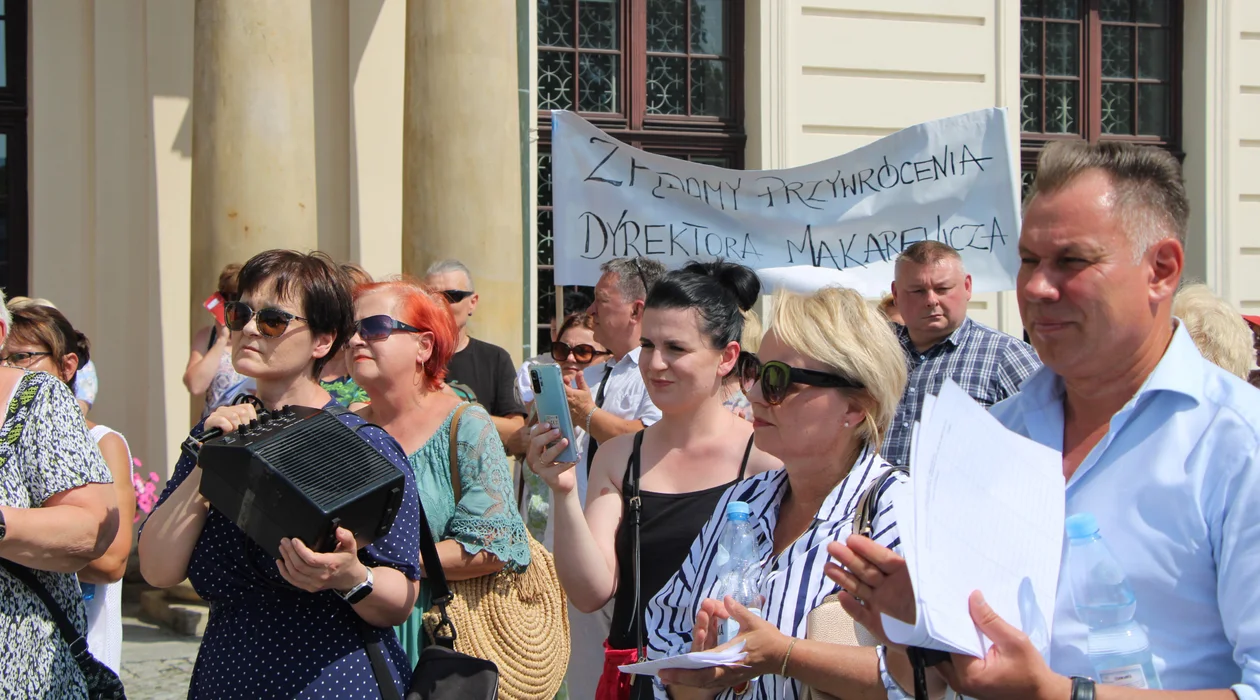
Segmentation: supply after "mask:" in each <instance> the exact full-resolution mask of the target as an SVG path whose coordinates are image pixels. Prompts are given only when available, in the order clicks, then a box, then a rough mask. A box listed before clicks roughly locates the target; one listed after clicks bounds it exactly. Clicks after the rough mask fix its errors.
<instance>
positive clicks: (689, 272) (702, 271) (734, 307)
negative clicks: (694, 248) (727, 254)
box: [644, 260, 761, 348]
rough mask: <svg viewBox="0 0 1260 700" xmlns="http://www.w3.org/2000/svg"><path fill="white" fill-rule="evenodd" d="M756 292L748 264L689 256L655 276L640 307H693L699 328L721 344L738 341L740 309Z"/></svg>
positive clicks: (758, 291) (746, 306)
mask: <svg viewBox="0 0 1260 700" xmlns="http://www.w3.org/2000/svg"><path fill="white" fill-rule="evenodd" d="M760 294H761V280H759V279H758V278H757V273H755V272H753V271H752V269H751V268H748V267H744V266H743V265H739V264H736V263H732V262H726V261H724V260H717V261H714V262H703V263H702V262H696V261H694V260H693V261H692V262H689V263H687V264H686V265H685V266H684V267H683V269H681V270H674V271H673V272H669V273H666V274H665V276H664V277H662V278H660V279H659V280H657V281H656V282H655V283H654V284H653V285H652V291H651V292H649V293H648V297H647V303H646V304H644V307H645V308H648V309H695V310H696V312H697V313H698V314H700V325H701V331H702V332H703V333H704V334H705V335H706V336H708V337H709V341H710V342H711V343H712V344H713V347H715V348H723V347H726V344H727V343H729V342H731V341H737V342H738V341H739V338H740V335H741V334H742V333H743V332H744V314H743V313H741V312H743V311H747V310H749V309H751V308H752V306H753V304H755V303H757V297H758V296H760Z"/></svg>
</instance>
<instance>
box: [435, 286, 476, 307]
mask: <svg viewBox="0 0 1260 700" xmlns="http://www.w3.org/2000/svg"><path fill="white" fill-rule="evenodd" d="M438 294H441V295H442V296H444V297H446V301H448V302H449V303H451V304H458V303H459V302H461V301H463V300H465V299H467V298H468V297H470V296H472V295H473V292H468V291H465V290H463V289H443V290H442V291H440V292H438Z"/></svg>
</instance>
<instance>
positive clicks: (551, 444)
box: [525, 375, 581, 493]
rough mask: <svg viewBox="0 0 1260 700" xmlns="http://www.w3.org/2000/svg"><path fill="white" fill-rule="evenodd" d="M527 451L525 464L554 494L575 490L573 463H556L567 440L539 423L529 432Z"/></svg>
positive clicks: (566, 445) (549, 427)
mask: <svg viewBox="0 0 1260 700" xmlns="http://www.w3.org/2000/svg"><path fill="white" fill-rule="evenodd" d="M578 376H581V375H578ZM529 434H530V440H529V450H528V451H526V453H525V462H526V463H527V464H528V465H529V468H530V470H531V471H533V472H534V473H535V474H537V475H538V476H539V477H541V478H542V480H543V482H544V483H546V484H547V487H548V488H550V489H551V490H552V491H554V492H556V493H569V492H570V491H572V490H573V489H575V488H577V473H576V472H574V470H573V466H574V463H573V462H557V461H556V457H557V456H559V454H560V453H561V452H563V451H564V448H565V447H568V445H569V441H568V439H567V438H563V437H560V431H559V430H556V429H555V428H554V427H552V426H551V425H550V424H548V423H539V424H538V425H535V426H534V427H533V428H530V430H529Z"/></svg>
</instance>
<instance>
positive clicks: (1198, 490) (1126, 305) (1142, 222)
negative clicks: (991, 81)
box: [832, 143, 1260, 700]
mask: <svg viewBox="0 0 1260 700" xmlns="http://www.w3.org/2000/svg"><path fill="white" fill-rule="evenodd" d="M1188 216H1189V204H1188V200H1187V198H1186V194H1185V189H1184V185H1183V184H1182V180H1181V172H1180V166H1179V165H1178V163H1177V161H1176V160H1175V159H1174V158H1173V157H1171V156H1170V155H1168V154H1167V153H1165V152H1163V151H1158V150H1155V149H1149V148H1141V147H1136V146H1132V145H1125V144H1116V143H1104V144H1094V145H1090V144H1085V143H1059V144H1055V145H1054V146H1051V147H1048V148H1047V149H1046V150H1045V152H1044V153H1043V155H1042V158H1041V161H1040V163H1039V166H1038V173H1037V179H1036V181H1035V183H1034V191H1033V193H1032V194H1031V195H1030V198H1029V200H1028V203H1027V204H1026V207H1025V213H1024V226H1023V232H1022V235H1021V238H1020V242H1019V248H1020V256H1021V260H1022V264H1021V267H1020V271H1019V276H1018V287H1017V295H1018V298H1019V307H1020V314H1021V316H1022V318H1023V322H1024V327H1025V328H1026V329H1027V331H1028V333H1029V337H1030V339H1031V341H1032V344H1033V346H1034V347H1035V348H1036V349H1037V353H1038V355H1039V356H1040V357H1041V360H1042V361H1043V362H1044V363H1045V365H1046V367H1045V368H1044V369H1042V370H1041V371H1040V372H1038V373H1037V374H1035V375H1033V376H1032V377H1030V378H1029V379H1028V380H1027V381H1026V382H1025V383H1024V385H1023V387H1022V390H1021V392H1020V393H1019V394H1017V395H1015V396H1013V397H1011V398H1010V399H1007V400H1006V401H1004V402H1002V403H1000V404H998V405H996V406H994V407H993V409H992V412H993V414H994V415H995V416H996V417H997V418H998V419H999V420H1000V421H1002V423H1003V424H1005V425H1006V426H1007V427H1009V428H1011V429H1012V430H1014V431H1016V432H1019V433H1021V434H1023V435H1026V436H1028V437H1030V438H1032V439H1033V440H1036V441H1038V442H1040V443H1042V444H1044V445H1047V446H1050V447H1053V448H1055V449H1058V450H1061V451H1062V453H1063V474H1064V478H1065V479H1066V487H1067V514H1068V515H1071V514H1074V513H1082V512H1088V513H1092V514H1093V515H1094V516H1095V517H1096V518H1097V519H1098V523H1099V526H1100V530H1101V532H1102V535H1103V537H1104V538H1105V539H1106V541H1107V544H1108V547H1109V548H1110V549H1111V550H1112V552H1113V553H1114V555H1115V557H1116V559H1117V561H1118V562H1119V563H1120V565H1121V566H1122V567H1123V568H1124V570H1125V573H1126V574H1127V576H1128V579H1129V581H1130V583H1131V584H1132V586H1133V590H1134V592H1135V594H1136V597H1137V615H1136V619H1137V621H1138V622H1139V623H1140V624H1141V625H1142V626H1143V627H1145V628H1146V630H1147V632H1148V634H1149V637H1150V642H1151V651H1152V654H1153V656H1154V661H1155V668H1156V671H1157V672H1158V674H1159V679H1160V681H1161V682H1162V685H1163V688H1165V689H1166V690H1165V691H1164V692H1163V693H1162V694H1161V693H1160V692H1159V691H1151V690H1136V689H1132V688H1122V687H1115V686H1101V685H1099V686H1098V687H1097V688H1096V689H1095V688H1094V687H1093V683H1092V682H1091V681H1088V680H1085V678H1084V677H1088V676H1093V675H1096V674H1095V671H1094V669H1093V667H1092V666H1091V664H1090V661H1089V659H1088V657H1087V655H1086V652H1087V640H1086V635H1087V629H1086V627H1085V625H1084V623H1083V622H1081V620H1080V619H1079V617H1078V615H1077V613H1076V609H1075V607H1074V605H1073V602H1072V591H1071V587H1070V574H1069V571H1068V568H1067V563H1066V562H1065V563H1064V566H1063V568H1062V570H1061V571H1060V577H1059V588H1058V599H1057V602H1056V608H1055V611H1054V620H1053V629H1052V633H1051V649H1050V655H1049V659H1048V663H1047V661H1046V660H1043V659H1042V658H1041V656H1040V654H1038V653H1037V651H1036V649H1035V648H1034V647H1033V645H1032V644H1031V643H1030V642H1029V640H1028V638H1027V637H1026V636H1025V635H1024V634H1023V633H1022V632H1020V631H1019V630H1018V629H1016V628H1015V627H1012V626H1011V625H1010V624H1007V622H1005V621H1003V620H1001V619H1000V618H998V617H997V615H996V614H995V613H994V612H993V611H992V609H990V608H989V607H988V605H986V604H985V603H984V602H983V598H982V597H981V596H979V595H978V594H973V595H972V599H971V610H972V617H973V618H974V619H975V620H976V623H977V625H978V626H979V627H980V630H981V631H982V632H983V633H984V634H985V636H987V637H988V638H989V639H990V640H992V641H993V642H994V647H993V649H991V650H990V652H989V655H988V657H987V658H986V659H975V658H970V657H963V656H957V655H955V656H954V657H952V660H951V661H949V662H946V663H943V664H941V665H940V666H938V667H936V668H938V669H939V670H940V673H941V675H943V676H944V677H945V678H946V680H947V681H948V682H949V683H950V685H951V686H952V687H953V688H955V689H956V690H958V691H960V692H962V693H964V694H965V695H967V696H970V697H976V698H980V699H982V700H988V699H989V698H995V699H996V698H1020V699H1024V698H1027V699H1029V700H1042V699H1044V700H1077V699H1078V698H1080V699H1082V700H1083V699H1085V698H1093V697H1095V694H1094V693H1095V690H1096V693H1097V694H1096V697H1098V698H1099V699H1100V700H1127V699H1129V698H1132V699H1133V700H1154V699H1155V698H1168V699H1169V700H1174V699H1181V698H1185V700H1190V698H1194V700H1234V698H1235V696H1237V697H1238V698H1240V699H1241V700H1260V693H1258V691H1260V464H1258V462H1260V434H1258V432H1257V431H1258V430H1260V392H1257V391H1256V389H1255V388H1253V387H1251V386H1249V385H1248V384H1246V383H1245V382H1243V381H1241V380H1239V379H1238V378H1237V377H1234V376H1232V375H1230V374H1228V373H1227V372H1225V371H1224V370H1222V369H1220V368H1218V367H1216V366H1215V365H1212V364H1211V363H1209V362H1208V361H1206V360H1204V359H1203V357H1202V356H1201V355H1200V354H1199V352H1198V351H1197V349H1196V348H1195V346H1194V344H1193V342H1192V341H1191V339H1190V337H1189V334H1188V333H1187V332H1186V331H1185V330H1184V329H1183V328H1181V327H1180V324H1179V322H1177V321H1176V320H1175V319H1173V317H1172V315H1171V304H1172V298H1173V294H1174V293H1175V292H1176V290H1177V286H1178V284H1179V282H1180V278H1181V272H1182V265H1183V256H1184V254H1183V249H1182V243H1181V241H1182V240H1183V239H1184V237H1185V230H1186V222H1187V219H1188ZM1012 468H1018V465H1012ZM848 545H849V546H848V547H844V546H839V545H833V546H832V551H833V554H835V555H836V556H837V558H839V559H840V560H841V561H842V562H843V563H845V564H847V565H850V566H849V569H850V570H851V572H852V575H853V576H854V577H855V578H856V579H857V581H854V580H850V581H849V583H850V585H849V586H847V588H848V589H849V590H850V591H852V592H853V593H854V594H855V595H857V596H859V597H860V598H862V600H863V601H865V603H866V607H861V606H858V605H856V604H854V603H853V601H852V600H850V601H847V602H846V608H848V609H850V611H851V612H852V613H854V617H855V618H858V619H859V621H861V622H864V623H869V624H874V625H876V626H878V614H877V613H878V612H879V611H882V612H885V613H888V614H890V615H892V616H894V617H897V618H900V619H903V620H905V618H906V617H909V618H910V619H908V620H906V621H907V622H908V623H910V624H913V623H914V619H913V618H914V613H913V603H912V602H911V603H910V605H909V614H908V615H907V613H906V610H907V608H906V604H905V596H904V591H903V590H901V589H900V588H899V586H901V585H903V584H904V583H905V582H906V581H907V580H908V577H907V576H906V575H905V573H904V571H905V569H904V562H903V561H901V560H900V559H899V558H898V557H896V555H894V554H892V553H891V552H888V551H887V550H882V549H879V548H875V547H873V546H872V544H871V543H869V541H867V542H862V541H858V540H856V539H851V540H850V541H849V543H848ZM855 556H856V557H857V559H855V558H854V557H855ZM841 577H843V575H841ZM899 591H900V592H899ZM885 677H886V678H887V676H885ZM885 684H886V686H889V688H890V696H892V697H896V696H898V695H899V693H900V690H899V689H898V688H896V687H895V684H893V683H891V682H890V681H888V680H886V681H885ZM1191 690H1196V691H1199V692H1195V693H1189V692H1168V691H1191ZM903 697H904V696H903Z"/></svg>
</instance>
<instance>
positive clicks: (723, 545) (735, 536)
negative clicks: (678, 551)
mask: <svg viewBox="0 0 1260 700" xmlns="http://www.w3.org/2000/svg"><path fill="white" fill-rule="evenodd" d="M748 513H749V510H748V504H747V503H744V502H743V501H731V502H730V503H727V504H726V529H725V530H723V531H722V538H721V539H720V540H718V553H717V557H716V561H715V562H714V563H715V564H716V565H717V566H719V567H721V568H720V570H721V571H722V574H721V577H720V578H719V579H718V582H719V585H718V588H717V591H718V593H719V594H720V595H721V596H722V597H723V598H725V596H728V595H729V596H731V597H733V598H734V599H735V601H736V602H738V603H739V604H740V605H743V606H744V607H746V608H748V610H749V611H751V612H752V613H753V614H754V615H761V592H760V588H761V585H760V584H761V557H759V556H758V554H757V533H756V532H755V531H754V530H753V527H752V523H750V522H748ZM738 634H739V622H737V621H736V620H735V619H734V618H729V619H727V620H725V621H723V623H722V627H721V632H720V633H719V635H718V637H719V639H718V642H719V643H721V644H725V643H726V642H729V641H731V640H732V639H734V638H735V636H736V635H738Z"/></svg>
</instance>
